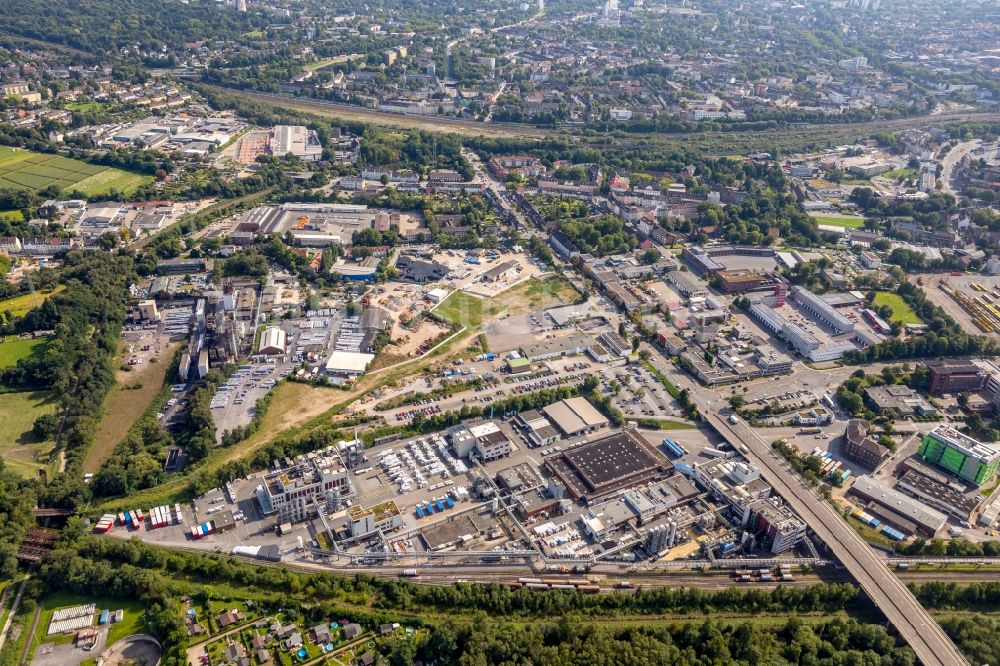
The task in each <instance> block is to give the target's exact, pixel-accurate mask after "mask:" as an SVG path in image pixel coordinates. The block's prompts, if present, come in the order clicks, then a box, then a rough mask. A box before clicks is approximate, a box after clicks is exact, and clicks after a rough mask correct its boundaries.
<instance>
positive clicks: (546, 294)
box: [434, 276, 580, 327]
mask: <svg viewBox="0 0 1000 666" xmlns="http://www.w3.org/2000/svg"><path fill="white" fill-rule="evenodd" d="M579 300H580V292H578V291H577V290H576V289H575V288H574V287H573V285H571V284H570V283H569V281H567V280H566V279H565V278H563V277H560V276H553V277H549V278H546V279H545V280H537V279H535V278H531V279H528V280H525V281H524V282H521V283H520V284H517V285H515V286H513V287H511V288H510V289H508V290H507V291H503V292H500V293H499V294H497V295H496V296H492V297H489V298H480V297H479V296H473V295H472V294H468V293H466V292H464V291H456V292H455V293H453V294H452V295H451V296H449V297H448V298H446V299H445V300H444V302H442V303H441V304H440V305H439V306H438V307H437V308H435V309H434V312H435V313H437V314H438V315H440V316H442V317H444V318H445V319H447V320H449V321H451V322H453V323H456V324H460V325H463V326H468V327H477V326H481V325H482V324H483V323H489V322H490V321H497V320H499V319H502V318H504V317H509V316H514V315H521V314H527V313H531V312H541V311H542V310H545V309H546V308H551V307H556V306H558V305H568V304H570V303H576V302H578V301H579Z"/></svg>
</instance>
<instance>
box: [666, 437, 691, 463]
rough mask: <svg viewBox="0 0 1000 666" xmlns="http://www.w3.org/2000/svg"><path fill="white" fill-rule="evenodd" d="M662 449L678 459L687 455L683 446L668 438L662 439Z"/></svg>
mask: <svg viewBox="0 0 1000 666" xmlns="http://www.w3.org/2000/svg"><path fill="white" fill-rule="evenodd" d="M663 448H665V449H666V450H667V451H668V452H669V453H672V454H673V455H675V456H677V457H678V458H682V457H684V455H686V454H687V449H685V448H684V447H683V446H681V445H680V444H678V443H677V442H675V441H674V440H672V439H670V438H669V437H664V438H663Z"/></svg>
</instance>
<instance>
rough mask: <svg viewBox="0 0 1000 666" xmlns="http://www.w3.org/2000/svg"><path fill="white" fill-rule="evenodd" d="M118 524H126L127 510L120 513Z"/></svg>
mask: <svg viewBox="0 0 1000 666" xmlns="http://www.w3.org/2000/svg"><path fill="white" fill-rule="evenodd" d="M118 524H119V525H123V526H124V525H125V524H126V522H125V512H124V511H122V512H121V513H119V514H118Z"/></svg>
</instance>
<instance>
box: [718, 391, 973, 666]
mask: <svg viewBox="0 0 1000 666" xmlns="http://www.w3.org/2000/svg"><path fill="white" fill-rule="evenodd" d="M702 414H703V415H704V417H705V418H706V419H707V420H708V423H710V424H711V425H712V427H713V428H715V429H716V430H717V431H718V432H719V434H720V435H722V436H723V437H724V438H725V439H727V440H728V441H729V442H730V443H731V444H736V445H739V444H743V445H744V446H746V447H747V449H748V450H749V452H750V453H749V455H748V458H750V460H751V461H753V462H754V463H756V464H757V465H758V466H759V467H760V471H761V475H762V476H763V477H764V478H765V479H766V480H767V482H768V483H770V484H771V486H772V487H773V488H774V489H775V490H776V491H777V492H778V493H779V494H780V495H781V496H782V497H783V498H784V499H785V501H786V502H787V503H788V505H789V506H791V508H792V509H794V510H795V512H796V513H798V515H799V516H800V517H801V518H802V519H803V520H805V521H806V523H807V524H808V525H809V527H810V528H812V530H813V532H815V533H816V535H817V536H818V537H819V538H820V539H822V540H823V541H824V542H825V543H826V545H827V546H828V547H829V548H830V551H831V552H832V553H833V554H834V555H835V556H836V557H837V559H838V560H840V561H841V562H842V563H843V565H844V566H845V567H846V568H847V570H848V571H849V572H850V574H851V576H853V577H854V579H855V580H856V581H857V582H858V584H860V585H861V589H863V590H864V591H865V594H867V595H868V596H869V598H871V600H872V601H873V602H875V605H876V606H878V607H879V609H880V610H881V611H882V613H884V614H885V616H886V618H887V619H888V620H889V622H891V623H892V625H893V626H894V627H896V631H898V632H899V634H900V636H902V637H903V640H905V641H906V642H907V643H908V644H909V645H910V647H911V648H913V651H914V652H915V653H916V655H917V659H919V660H920V662H921V663H922V664H923V665H924V666H956V665H960V664H967V663H968V662H967V661H966V660H965V657H963V656H962V653H961V652H959V651H958V648H957V647H955V644H954V643H952V642H951V639H949V638H948V635H947V634H945V632H944V629H942V628H941V625H939V624H938V623H937V622H936V621H935V620H934V618H933V617H931V615H930V613H928V612H927V611H926V610H925V609H924V607H923V606H921V605H920V602H918V601H917V599H916V598H915V597H914V596H913V595H912V594H911V593H910V591H909V589H907V587H906V586H905V585H904V584H903V583H902V581H900V580H899V578H897V577H896V576H895V574H893V573H892V572H891V571H890V570H889V568H888V567H886V565H885V564H884V563H883V562H882V560H881V558H879V557H878V556H876V554H875V552H874V551H872V549H871V548H870V547H869V546H868V544H867V543H865V541H864V540H863V539H862V538H861V537H860V536H859V535H858V534H857V532H855V531H854V529H853V528H852V527H851V526H850V525H848V524H847V521H845V520H844V519H843V517H842V516H840V515H839V514H838V513H837V511H836V510H835V509H834V508H833V506H831V505H830V504H829V503H828V502H826V501H824V500H822V499H820V498H819V497H818V496H817V495H816V494H815V493H814V492H813V491H812V490H810V489H808V488H806V487H805V486H803V485H802V483H801V482H800V479H798V478H796V477H792V476H791V474H790V473H789V471H787V470H786V469H785V468H783V467H782V465H781V464H780V463H779V461H778V459H777V458H776V457H775V456H774V454H773V453H772V451H771V446H770V444H768V443H767V442H765V441H764V440H763V439H761V438H760V436H759V435H757V433H756V432H754V431H753V430H752V429H751V428H750V427H748V426H747V425H746V424H744V423H743V421H742V420H741V421H739V422H737V423H736V424H732V423H730V422H729V421H728V420H727V419H725V418H723V417H722V416H720V415H719V414H717V413H714V412H709V411H708V410H707V409H706V410H705V411H703V412H702Z"/></svg>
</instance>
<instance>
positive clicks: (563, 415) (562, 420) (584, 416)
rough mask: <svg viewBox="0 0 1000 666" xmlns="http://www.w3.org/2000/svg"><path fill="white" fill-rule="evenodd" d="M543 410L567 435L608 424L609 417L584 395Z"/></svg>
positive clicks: (596, 428) (603, 426) (561, 401)
mask: <svg viewBox="0 0 1000 666" xmlns="http://www.w3.org/2000/svg"><path fill="white" fill-rule="evenodd" d="M542 411H543V412H544V413H545V416H547V417H548V419H549V421H551V422H552V423H553V424H555V426H556V427H557V428H559V430H561V431H562V432H563V434H564V435H566V436H567V437H573V436H574V435H580V434H583V433H585V432H592V431H594V430H600V429H601V428H605V427H607V425H608V419H607V417H606V416H604V415H603V414H601V413H600V412H599V411H597V408H596V407H594V406H593V405H592V404H590V402H589V401H588V400H587V399H586V398H584V397H579V396H578V397H576V398H569V399H567V400H560V401H559V402H557V403H554V404H551V405H549V406H547V407H543V408H542Z"/></svg>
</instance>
